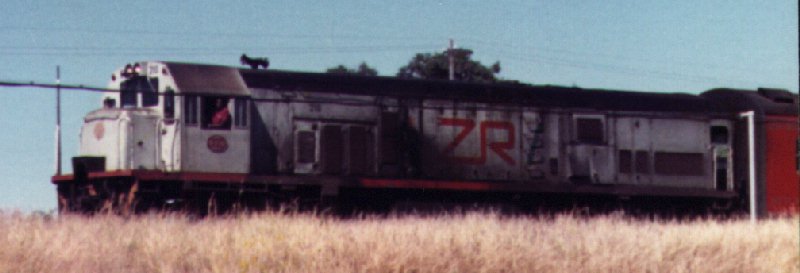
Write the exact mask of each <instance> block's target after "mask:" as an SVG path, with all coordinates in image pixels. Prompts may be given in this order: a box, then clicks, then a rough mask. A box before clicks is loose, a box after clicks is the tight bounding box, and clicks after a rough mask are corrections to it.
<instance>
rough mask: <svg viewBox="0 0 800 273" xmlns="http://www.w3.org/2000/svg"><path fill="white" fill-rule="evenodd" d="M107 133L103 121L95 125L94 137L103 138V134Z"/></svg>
mask: <svg viewBox="0 0 800 273" xmlns="http://www.w3.org/2000/svg"><path fill="white" fill-rule="evenodd" d="M105 133H106V128H105V127H103V123H102V122H98V123H97V124H95V125H94V138H96V139H97V140H100V139H103V135H105Z"/></svg>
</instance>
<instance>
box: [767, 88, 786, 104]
mask: <svg viewBox="0 0 800 273" xmlns="http://www.w3.org/2000/svg"><path fill="white" fill-rule="evenodd" d="M758 94H759V95H761V96H762V97H765V98H767V99H770V100H771V101H773V102H777V103H794V95H793V94H792V93H790V92H789V91H787V90H785V89H776V88H759V89H758Z"/></svg>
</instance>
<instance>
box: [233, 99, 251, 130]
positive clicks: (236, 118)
mask: <svg viewBox="0 0 800 273" xmlns="http://www.w3.org/2000/svg"><path fill="white" fill-rule="evenodd" d="M232 99H233V127H234V128H247V127H248V126H249V123H250V122H249V120H248V119H249V117H250V114H249V113H250V101H249V100H248V99H247V98H243V97H235V98H232Z"/></svg>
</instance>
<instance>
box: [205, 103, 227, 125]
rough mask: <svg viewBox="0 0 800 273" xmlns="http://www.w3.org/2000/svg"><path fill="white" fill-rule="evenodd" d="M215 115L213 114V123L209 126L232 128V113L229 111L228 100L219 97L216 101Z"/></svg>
mask: <svg viewBox="0 0 800 273" xmlns="http://www.w3.org/2000/svg"><path fill="white" fill-rule="evenodd" d="M215 109H216V110H214V115H213V116H211V123H210V124H209V127H212V128H230V127H231V113H230V111H228V100H227V99H221V98H219V99H217V101H216V103H215Z"/></svg>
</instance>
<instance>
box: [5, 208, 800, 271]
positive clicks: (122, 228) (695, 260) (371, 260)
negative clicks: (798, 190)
mask: <svg viewBox="0 0 800 273" xmlns="http://www.w3.org/2000/svg"><path fill="white" fill-rule="evenodd" d="M799 233H800V227H798V219H797V218H779V219H771V220H765V221H762V222H759V223H758V224H756V225H751V224H750V223H749V222H748V221H746V220H724V221H714V220H694V221H683V222H678V221H644V220H631V219H628V218H626V217H621V216H605V217H594V218H588V219H583V218H576V217H572V216H568V215H564V216H556V217H549V218H538V217H504V216H498V215H496V214H493V213H475V214H465V215H451V216H436V217H421V216H403V217H389V218H369V217H367V218H361V219H336V218H330V217H323V216H314V215H307V214H296V215H292V214H277V213H267V214H260V215H250V216H236V217H223V218H211V219H204V220H192V219H189V218H187V217H183V216H143V217H137V218H132V219H123V218H119V217H111V216H102V217H92V218H87V217H79V216H62V217H57V218H52V219H51V218H50V217H42V216H26V215H20V214H10V213H0V272H419V273H421V272H570V273H572V272H748V273H752V272H800V238H798V234H799Z"/></svg>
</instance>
